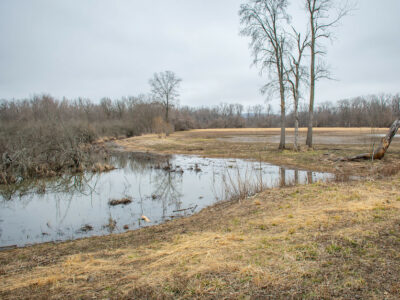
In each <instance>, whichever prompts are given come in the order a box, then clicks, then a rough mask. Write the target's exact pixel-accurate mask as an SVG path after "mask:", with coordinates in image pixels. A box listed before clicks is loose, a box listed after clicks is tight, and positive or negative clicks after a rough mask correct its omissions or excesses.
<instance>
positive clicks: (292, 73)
mask: <svg viewBox="0 0 400 300" xmlns="http://www.w3.org/2000/svg"><path fill="white" fill-rule="evenodd" d="M293 37H294V40H295V44H296V47H295V50H293V53H290V60H289V70H288V71H287V72H286V76H287V81H288V82H289V85H290V92H291V94H292V97H293V108H294V109H293V113H294V143H293V148H294V150H295V151H298V150H299V143H298V137H299V99H300V84H301V82H302V81H304V80H305V77H306V75H307V72H306V70H305V68H304V66H303V65H302V59H303V56H304V51H305V49H306V48H307V47H308V44H309V34H308V33H307V34H306V36H305V37H304V39H303V38H302V37H301V33H299V32H297V31H296V30H295V29H294V28H293Z"/></svg>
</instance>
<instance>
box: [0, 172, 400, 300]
mask: <svg viewBox="0 0 400 300" xmlns="http://www.w3.org/2000/svg"><path fill="white" fill-rule="evenodd" d="M399 200H400V177H399V176H395V177H393V178H390V179H389V180H387V179H386V180H384V181H379V182H375V181H364V182H346V183H329V184H328V183H326V184H325V183H314V184H311V185H308V186H294V187H288V188H284V189H273V190H269V191H265V192H262V193H260V194H258V195H257V196H255V197H251V198H247V199H246V200H245V201H241V202H229V203H220V204H217V205H215V206H213V207H210V208H207V209H204V210H203V211H201V212H200V213H199V214H197V215H194V216H191V217H188V218H183V219H178V220H174V221H170V222H167V223H166V224H163V225H158V226H153V227H149V228H143V229H141V230H138V231H133V232H127V233H123V234H117V235H111V236H104V237H95V238H90V239H83V240H77V241H71V242H66V243H61V244H51V243H50V244H41V245H36V246H33V247H29V248H23V249H14V250H8V251H5V252H1V253H0V274H1V275H0V276H1V277H2V278H1V279H2V280H1V281H0V296H1V298H3V299H15V298H25V297H36V298H41V297H49V296H50V297H53V298H79V297H81V298H91V297H95V298H134V299H193V298H205V299H215V298H219V299H221V298H222V299H233V298H234V299H240V298H246V297H248V298H271V299H276V298H280V299H287V298H294V299H299V298H300V299H322V298H323V299H330V298H343V299H371V298H372V299H382V298H386V299H398V297H399V295H400V284H399V277H398V274H400V256H399V255H398V253H399V251H400V234H399V232H400V230H399V229H400V218H399V212H400V201H399ZM109 223H110V224H111V223H112V224H113V226H115V221H113V220H111V219H110V222H109Z"/></svg>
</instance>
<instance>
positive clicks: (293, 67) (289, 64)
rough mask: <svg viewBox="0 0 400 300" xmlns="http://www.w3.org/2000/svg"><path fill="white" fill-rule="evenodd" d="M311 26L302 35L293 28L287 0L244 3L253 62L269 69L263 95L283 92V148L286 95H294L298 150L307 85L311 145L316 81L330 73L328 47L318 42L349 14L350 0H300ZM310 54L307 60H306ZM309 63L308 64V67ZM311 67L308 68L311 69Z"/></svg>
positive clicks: (243, 17) (245, 30)
mask: <svg viewBox="0 0 400 300" xmlns="http://www.w3.org/2000/svg"><path fill="white" fill-rule="evenodd" d="M302 3H303V6H304V12H305V16H306V17H307V19H308V24H307V27H308V30H307V31H306V32H304V33H303V34H302V33H300V32H299V31H298V30H297V29H296V28H294V27H293V26H290V20H291V16H290V15H289V14H288V6H289V2H288V1H287V0H248V1H247V3H246V4H243V5H241V8H240V11H239V15H240V17H241V23H242V26H243V27H242V31H241V33H242V34H243V35H245V36H249V37H250V38H251V43H250V47H251V49H252V52H253V57H254V64H255V65H258V66H259V67H260V72H261V74H262V73H264V72H268V75H269V82H268V83H267V84H266V85H265V86H264V87H263V88H262V92H263V93H269V94H274V93H276V92H278V93H279V96H280V113H281V120H280V127H281V139H280V144H279V148H280V149H284V148H285V128H286V107H287V102H288V101H287V95H288V94H290V96H291V97H292V98H293V106H294V109H293V110H294V117H295V143H294V149H298V143H297V140H298V139H297V136H298V126H299V120H298V114H297V111H298V105H299V99H300V98H301V92H302V91H304V89H305V86H309V106H308V132H307V141H306V144H307V145H308V146H309V147H312V144H313V143H312V128H313V125H314V106H315V105H314V102H315V84H316V81H318V80H319V79H321V78H328V77H329V73H328V70H327V68H326V67H325V65H324V62H323V60H322V59H321V58H322V57H323V55H324V54H325V51H326V49H324V47H323V46H322V44H321V43H320V41H322V40H323V39H329V38H331V35H332V29H333V28H334V27H335V26H336V25H337V24H338V22H339V21H340V20H341V19H342V18H343V17H344V16H346V15H347V14H348V13H349V11H350V8H351V6H350V5H349V2H341V1H334V0H302ZM306 52H307V53H308V54H309V56H308V57H307V58H308V59H307V61H306V60H305V59H304V58H305V54H306ZM307 64H308V68H307ZM308 70H309V71H308Z"/></svg>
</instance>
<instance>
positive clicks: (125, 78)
mask: <svg viewBox="0 0 400 300" xmlns="http://www.w3.org/2000/svg"><path fill="white" fill-rule="evenodd" d="M243 2H244V0H146V1H139V0H1V1H0V41H1V46H0V98H7V99H11V98H26V97H30V96H32V95H35V94H41V93H49V94H51V95H53V96H55V97H57V98H62V97H63V96H65V97H68V98H76V97H85V98H90V99H92V100H94V101H98V100H99V99H101V98H102V97H110V98H112V99H115V98H119V97H122V96H129V95H137V94H140V93H147V92H149V90H150V89H149V85H148V80H149V78H150V77H151V76H152V74H153V73H154V72H159V71H164V70H171V71H173V72H175V73H176V74H177V75H178V76H179V77H181V78H182V79H183V82H182V85H181V101H180V103H181V104H182V105H191V106H199V105H211V104H218V103H220V102H228V103H233V102H239V103H242V104H243V105H245V106H246V105H253V104H263V103H264V102H265V97H264V96H262V95H260V93H259V89H260V87H261V86H262V85H263V83H265V82H266V80H267V78H266V76H265V77H264V78H263V77H260V76H259V72H258V69H257V68H256V67H254V66H253V67H251V62H252V57H251V52H250V50H249V48H248V43H249V39H248V38H246V37H243V36H240V35H239V30H240V24H239V16H238V10H239V6H240V4H241V3H243ZM301 2H302V1H300V0H292V1H291V3H292V7H291V9H290V10H291V12H292V13H293V20H294V22H299V20H302V19H301V18H302V16H303V15H304V11H303V10H302V6H301ZM358 2H359V4H358V9H357V10H356V11H354V12H353V13H352V16H349V17H347V18H346V19H345V20H343V22H342V24H341V27H339V28H338V29H336V30H335V36H336V38H335V40H334V41H333V42H332V43H329V44H328V48H327V50H328V55H327V57H326V60H327V62H328V64H329V65H330V66H331V71H332V74H333V75H334V77H335V78H336V79H337V81H321V82H320V83H318V86H317V94H316V101H317V103H320V102H323V101H327V100H330V101H335V100H338V99H342V98H348V97H354V96H358V95H366V94H371V93H382V92H385V93H398V92H400V1H399V0H384V1H376V0H359V1H358ZM272 103H274V107H275V109H276V110H277V105H276V104H275V103H276V102H275V101H273V102H272Z"/></svg>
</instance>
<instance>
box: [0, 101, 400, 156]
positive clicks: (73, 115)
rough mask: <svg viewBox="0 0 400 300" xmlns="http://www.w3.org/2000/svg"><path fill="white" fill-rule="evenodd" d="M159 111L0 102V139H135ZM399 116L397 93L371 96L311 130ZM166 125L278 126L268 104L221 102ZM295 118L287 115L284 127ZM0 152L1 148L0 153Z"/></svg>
mask: <svg viewBox="0 0 400 300" xmlns="http://www.w3.org/2000/svg"><path fill="white" fill-rule="evenodd" d="M164 109H165V108H164V106H163V105H162V104H161V103H158V102H157V101H152V100H151V98H150V97H149V96H146V95H140V96H137V97H127V98H122V99H118V100H114V101H112V100H111V99H108V98H103V99H102V100H101V101H100V102H99V103H94V102H92V101H90V100H89V99H82V98H80V99H76V100H68V99H63V100H56V99H54V98H53V97H51V96H48V95H42V96H36V97H33V98H32V99H25V100H0V126H1V129H0V131H1V133H2V135H3V134H4V133H5V132H7V133H10V134H14V133H17V132H19V131H20V130H23V129H24V128H34V127H36V126H39V127H40V128H42V127H43V126H45V125H47V124H52V125H53V126H55V127H65V126H68V127H69V126H73V127H80V128H81V129H82V130H84V131H85V135H86V137H85V139H87V141H92V140H93V139H95V138H96V137H98V136H105V135H109V136H115V137H118V136H127V137H130V136H135V135H140V134H143V133H152V132H156V131H157V130H159V128H158V127H159V126H160V119H161V120H162V119H163V118H164ZM399 115H400V94H396V95H390V94H382V95H370V96H365V97H356V98H352V99H345V100H340V101H338V102H336V103H335V104H333V103H331V102H323V103H321V104H319V105H318V106H317V107H316V109H315V116H314V126H315V127H333V126H334V127H365V126H367V127H387V126H389V125H390V124H391V123H392V122H393V120H394V119H396V118H397V117H398V116H399ZM299 121H300V126H302V127H306V126H307V122H308V106H307V105H303V106H300V110H299ZM170 122H171V123H172V127H173V129H174V130H176V131H182V130H189V129H195V128H241V127H279V115H278V114H275V113H274V112H273V110H272V108H271V105H270V104H266V105H254V106H247V107H244V106H243V105H241V104H228V103H221V104H219V105H215V106H211V107H206V106H203V107H188V106H180V107H173V108H172V109H171V118H170ZM293 125H294V116H293V114H292V113H289V114H288V115H287V127H293ZM0 150H1V149H0Z"/></svg>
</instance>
